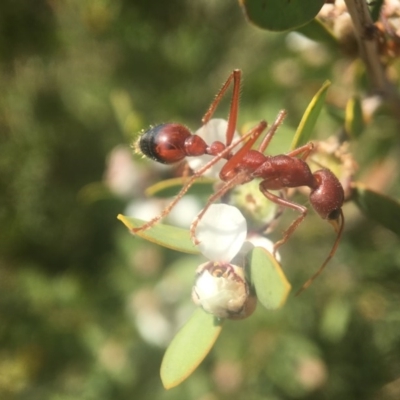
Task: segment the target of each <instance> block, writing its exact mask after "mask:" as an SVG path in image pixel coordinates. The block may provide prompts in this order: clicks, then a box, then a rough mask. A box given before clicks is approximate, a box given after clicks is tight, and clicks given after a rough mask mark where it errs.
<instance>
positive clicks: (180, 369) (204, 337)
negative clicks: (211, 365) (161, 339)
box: [160, 308, 224, 389]
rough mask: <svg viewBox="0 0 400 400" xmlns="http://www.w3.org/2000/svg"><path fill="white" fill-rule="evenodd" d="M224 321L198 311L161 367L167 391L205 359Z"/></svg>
mask: <svg viewBox="0 0 400 400" xmlns="http://www.w3.org/2000/svg"><path fill="white" fill-rule="evenodd" d="M223 322H224V320H222V319H219V318H216V317H214V316H213V315H211V314H207V313H206V312H205V311H203V309H201V308H198V309H197V310H196V311H195V312H194V314H193V315H192V316H191V318H190V319H189V321H188V322H186V324H185V325H184V326H183V328H182V329H181V330H180V331H179V332H178V333H177V334H176V336H175V337H174V338H173V339H172V342H171V343H170V345H169V346H168V348H167V351H166V352H165V354H164V358H163V360H162V364H161V371H160V374H161V380H162V383H163V385H164V387H165V388H166V389H171V388H173V387H175V386H177V385H179V384H180V383H182V382H183V381H184V380H185V379H186V378H187V377H188V376H189V375H190V374H191V373H192V372H193V371H194V370H195V369H196V368H197V367H198V366H199V365H200V363H201V362H202V361H203V360H204V358H205V357H206V355H207V354H208V353H209V352H210V350H211V348H212V347H213V345H214V343H215V342H216V340H217V338H218V336H219V334H220V333H221V330H222V324H223Z"/></svg>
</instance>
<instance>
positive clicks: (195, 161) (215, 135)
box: [187, 118, 239, 178]
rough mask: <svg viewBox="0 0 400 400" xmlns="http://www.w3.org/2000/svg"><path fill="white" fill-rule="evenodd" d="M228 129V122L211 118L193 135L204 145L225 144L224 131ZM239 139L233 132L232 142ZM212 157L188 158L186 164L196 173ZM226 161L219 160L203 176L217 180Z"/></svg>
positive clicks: (237, 134) (236, 133)
mask: <svg viewBox="0 0 400 400" xmlns="http://www.w3.org/2000/svg"><path fill="white" fill-rule="evenodd" d="M227 129H228V122H227V121H226V120H224V119H222V118H213V119H210V121H208V122H207V124H205V125H203V126H202V127H201V128H200V129H198V130H197V131H196V132H195V135H197V136H200V137H201V138H202V139H204V141H205V142H206V143H210V144H211V143H213V142H215V141H219V142H222V143H223V144H226V130H227ZM237 139H239V133H238V132H236V131H235V133H234V135H233V141H235V140H237ZM213 158H214V156H210V155H207V154H206V155H203V156H198V157H188V159H187V162H188V164H189V167H190V168H191V169H192V170H193V171H196V170H198V169H199V168H201V167H203V166H204V165H205V164H206V163H208V162H209V161H210V160H211V159H213ZM225 163H226V160H219V161H218V162H217V163H216V164H214V165H213V166H212V167H211V168H209V169H208V170H207V171H206V172H205V173H204V174H203V176H206V177H209V178H218V177H219V171H221V168H222V167H223V166H224V165H225Z"/></svg>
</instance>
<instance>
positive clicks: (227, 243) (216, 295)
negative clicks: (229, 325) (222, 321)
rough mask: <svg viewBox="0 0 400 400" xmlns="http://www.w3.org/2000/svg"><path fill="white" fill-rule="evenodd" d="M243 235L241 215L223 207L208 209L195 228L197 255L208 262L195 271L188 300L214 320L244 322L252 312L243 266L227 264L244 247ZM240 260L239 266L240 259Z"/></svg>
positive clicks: (250, 296) (250, 295)
mask: <svg viewBox="0 0 400 400" xmlns="http://www.w3.org/2000/svg"><path fill="white" fill-rule="evenodd" d="M246 235H247V224H246V220H245V219H244V217H243V215H242V214H241V213H240V211H239V210H238V209H237V208H235V207H233V206H229V205H226V204H213V205H211V206H210V208H209V209H208V210H207V212H206V213H205V214H204V216H203V217H202V219H201V220H200V222H199V224H198V226H197V228H196V238H197V239H198V240H199V241H200V244H199V248H200V251H201V252H202V254H203V255H205V256H206V257H207V258H209V259H210V261H208V262H206V263H204V264H202V265H200V266H199V267H198V269H197V271H196V274H197V278H196V282H195V285H194V287H193V290H192V298H193V301H194V303H195V304H197V305H200V306H201V307H202V308H203V309H204V310H205V311H206V312H208V313H211V314H213V315H215V316H216V317H220V318H232V319H239V318H245V317H248V316H249V315H250V314H252V313H253V311H254V310H255V307H256V304H257V300H256V298H255V296H254V295H253V294H251V293H250V287H249V284H248V282H247V281H246V277H245V272H244V265H241V266H239V265H235V264H231V261H232V260H233V258H234V257H235V256H237V255H238V254H239V252H240V251H241V249H242V247H243V245H244V244H245V239H246ZM237 258H239V257H237ZM240 258H243V260H242V264H243V263H244V257H240Z"/></svg>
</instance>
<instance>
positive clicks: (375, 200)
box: [353, 182, 400, 236]
mask: <svg viewBox="0 0 400 400" xmlns="http://www.w3.org/2000/svg"><path fill="white" fill-rule="evenodd" d="M355 185H356V186H355V189H354V193H353V195H354V198H353V200H354V202H355V203H356V204H357V206H358V207H359V209H360V210H361V211H362V212H363V213H364V214H365V215H366V216H368V217H370V218H371V219H373V220H375V221H377V222H379V223H380V224H381V225H383V226H384V227H385V228H387V229H390V230H391V231H392V232H394V233H395V234H396V235H398V236H400V203H399V202H398V201H396V200H394V199H391V198H390V197H388V196H385V195H383V194H380V193H377V192H374V191H373V190H370V189H367V188H366V187H365V186H364V185H363V184H362V183H360V182H356V184H355Z"/></svg>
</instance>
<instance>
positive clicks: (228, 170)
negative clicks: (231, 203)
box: [219, 121, 267, 181]
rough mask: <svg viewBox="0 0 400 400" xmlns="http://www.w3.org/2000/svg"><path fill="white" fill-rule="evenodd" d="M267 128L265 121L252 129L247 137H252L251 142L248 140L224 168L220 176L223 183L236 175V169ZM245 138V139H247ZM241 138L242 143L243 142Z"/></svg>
mask: <svg viewBox="0 0 400 400" xmlns="http://www.w3.org/2000/svg"><path fill="white" fill-rule="evenodd" d="M266 127H267V123H266V122H265V121H261V122H260V123H259V124H258V125H257V126H255V127H254V128H252V129H251V130H250V131H249V132H248V133H246V135H245V136H247V135H249V136H252V137H251V139H250V140H248V141H247V142H246V143H245V144H244V145H243V147H241V148H240V149H239V150H238V151H237V152H236V153H235V154H234V155H233V156H232V157H231V158H230V159H229V160H228V161H227V163H226V164H225V165H224V166H223V167H222V169H221V171H220V173H219V176H220V178H221V180H223V181H229V180H230V179H231V176H232V174H234V173H235V171H236V167H237V166H239V165H240V162H241V161H242V160H243V157H244V156H245V155H246V154H247V153H248V152H249V150H250V149H251V148H252V146H253V145H254V143H255V142H256V141H257V139H258V138H259V136H260V135H261V134H262V132H263V130H264V129H265V128H266ZM245 136H243V137H245ZM242 139H243V138H241V140H240V141H242Z"/></svg>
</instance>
